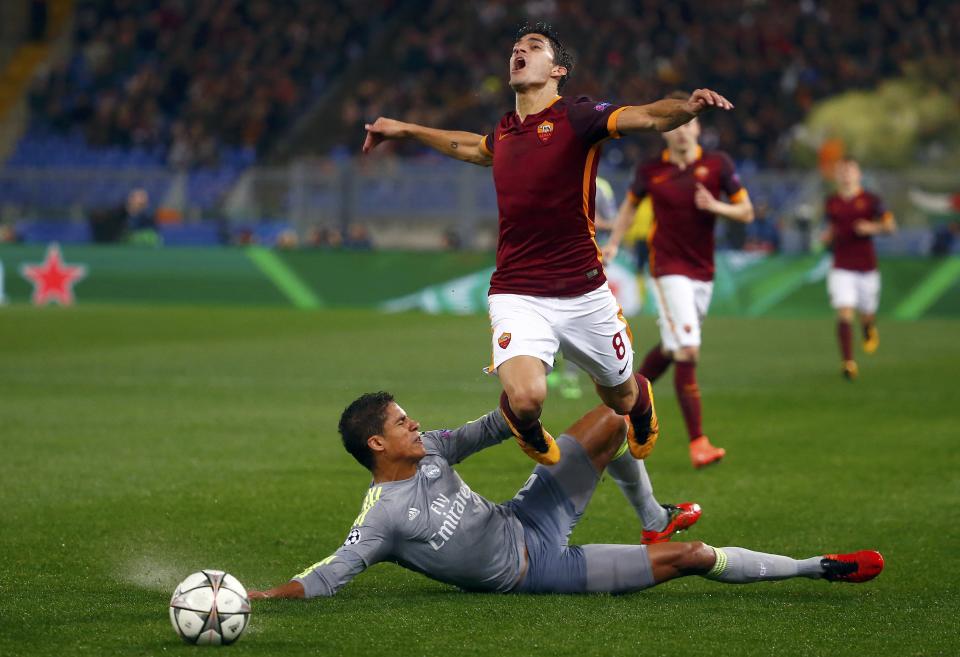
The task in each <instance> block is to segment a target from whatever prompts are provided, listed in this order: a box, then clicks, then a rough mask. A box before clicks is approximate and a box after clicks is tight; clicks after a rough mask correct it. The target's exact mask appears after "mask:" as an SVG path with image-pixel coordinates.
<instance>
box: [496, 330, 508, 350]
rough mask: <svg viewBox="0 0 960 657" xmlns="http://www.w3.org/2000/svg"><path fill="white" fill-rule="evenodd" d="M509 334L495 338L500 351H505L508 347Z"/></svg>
mask: <svg viewBox="0 0 960 657" xmlns="http://www.w3.org/2000/svg"><path fill="white" fill-rule="evenodd" d="M510 337H511V336H510V334H509V333H504V334H502V335H501V336H500V337H499V338H497V344H498V345H500V348H501V349H506V348H507V347H509V346H510Z"/></svg>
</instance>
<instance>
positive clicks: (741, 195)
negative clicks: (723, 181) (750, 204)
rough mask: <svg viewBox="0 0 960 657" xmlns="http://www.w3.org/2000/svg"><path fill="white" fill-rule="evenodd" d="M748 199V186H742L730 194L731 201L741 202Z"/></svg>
mask: <svg viewBox="0 0 960 657" xmlns="http://www.w3.org/2000/svg"><path fill="white" fill-rule="evenodd" d="M745 200H747V188H746V187H741V188H740V189H738V190H737V191H735V192H734V193H733V194H732V195H731V196H730V202H731V203H740V202H741V201H745Z"/></svg>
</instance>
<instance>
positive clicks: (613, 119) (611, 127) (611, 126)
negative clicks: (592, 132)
mask: <svg viewBox="0 0 960 657" xmlns="http://www.w3.org/2000/svg"><path fill="white" fill-rule="evenodd" d="M628 107H630V105H624V106H623V107H621V108H619V109H616V110H614V111H613V112H611V113H610V116H608V117H607V132H609V133H610V136H611V137H613V138H614V139H620V131H619V130H617V117H618V116H620V112H622V111H623V110H625V109H627V108H628Z"/></svg>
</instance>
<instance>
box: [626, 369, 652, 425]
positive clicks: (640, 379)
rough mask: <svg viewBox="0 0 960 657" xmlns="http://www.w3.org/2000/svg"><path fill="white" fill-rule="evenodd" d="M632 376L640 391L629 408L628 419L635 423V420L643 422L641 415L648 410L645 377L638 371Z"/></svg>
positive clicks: (644, 419) (644, 420)
mask: <svg viewBox="0 0 960 657" xmlns="http://www.w3.org/2000/svg"><path fill="white" fill-rule="evenodd" d="M633 378H634V380H636V382H637V387H638V388H639V389H640V392H639V394H638V395H637V401H636V402H635V403H634V404H633V408H632V409H630V421H631V422H633V423H634V424H637V422H641V423H643V424H645V423H646V418H644V417H643V415H644V414H645V413H646V412H647V411H649V410H650V391H649V390H648V389H647V379H646V377H644V376H643V375H642V374H640V372H637V373H635V374H634V375H633Z"/></svg>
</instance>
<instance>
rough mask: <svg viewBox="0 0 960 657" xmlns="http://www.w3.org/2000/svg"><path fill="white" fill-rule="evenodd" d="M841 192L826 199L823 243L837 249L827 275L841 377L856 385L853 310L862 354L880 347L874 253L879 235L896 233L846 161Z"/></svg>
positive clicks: (841, 166)
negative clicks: (835, 311) (858, 329)
mask: <svg viewBox="0 0 960 657" xmlns="http://www.w3.org/2000/svg"><path fill="white" fill-rule="evenodd" d="M836 177H837V192H836V193H835V194H833V195H832V196H830V197H829V198H827V201H826V208H825V215H826V219H827V228H826V230H825V231H824V233H823V236H822V240H823V242H824V243H825V244H829V245H831V246H832V248H833V268H832V269H831V270H830V274H829V275H828V276H827V291H828V292H829V294H830V305H832V306H833V307H834V308H836V310H837V340H838V341H839V342H840V354H841V356H842V357H843V365H842V372H843V375H844V376H845V377H846V378H847V379H849V380H851V381H852V380H853V379H855V378H857V375H858V373H859V370H858V368H857V361H856V360H854V358H853V328H852V324H853V311H854V310H856V311H857V312H858V313H859V314H860V325H861V328H862V330H863V351H864V352H865V353H867V354H872V353H874V352H876V350H877V348H878V347H879V346H880V333H879V332H878V331H877V324H876V321H877V306H878V305H879V304H880V272H879V271H877V253H876V251H875V250H874V248H873V237H874V236H875V235H887V234H890V233H892V232H894V231H895V230H896V229H897V224H896V221H894V219H893V215H892V214H891V213H890V212H888V211H887V210H886V208H885V207H884V205H883V201H881V200H880V197H879V196H877V195H876V194H871V193H870V192H868V191H865V190H864V189H863V187H861V185H860V183H861V174H860V165H859V164H858V163H857V161H856V160H852V159H844V160H840V161H839V162H837V165H836Z"/></svg>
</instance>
